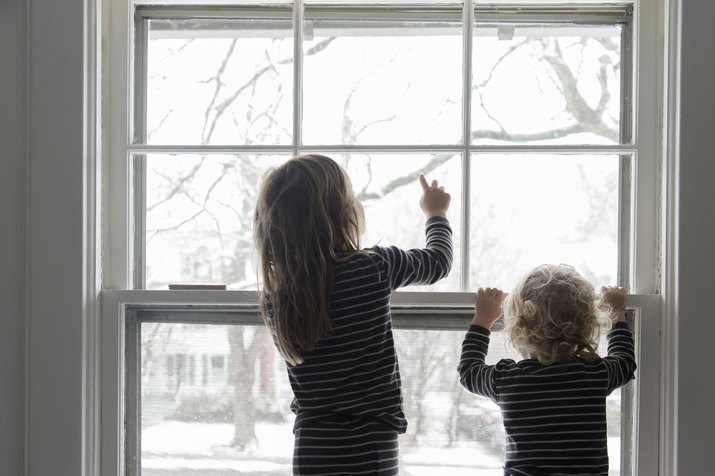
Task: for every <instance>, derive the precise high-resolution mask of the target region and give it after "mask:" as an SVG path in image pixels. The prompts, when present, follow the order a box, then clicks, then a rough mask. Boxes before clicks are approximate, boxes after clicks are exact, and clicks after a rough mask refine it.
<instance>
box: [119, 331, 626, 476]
mask: <svg viewBox="0 0 715 476" xmlns="http://www.w3.org/2000/svg"><path fill="white" fill-rule="evenodd" d="M140 325H141V337H140V339H141V362H139V363H138V366H139V369H140V372H141V375H142V377H141V384H140V385H141V388H140V390H139V392H138V395H137V396H130V398H129V401H130V402H134V401H136V398H138V401H136V404H137V410H138V411H139V412H140V414H141V430H140V435H137V436H138V441H139V444H140V453H141V457H140V459H139V460H140V474H142V476H159V475H161V476H170V475H176V476H178V475H186V474H196V475H203V474H207V475H208V474H211V475H216V476H221V475H226V476H229V475H233V474H237V473H240V474H245V475H252V476H259V475H260V476H263V475H266V474H271V475H282V474H285V475H289V474H291V457H292V452H293V433H292V425H293V419H294V418H293V414H292V413H291V412H290V410H289V405H290V401H291V399H292V392H291V389H290V386H289V384H288V379H287V375H286V372H285V364H284V363H283V361H282V359H281V358H280V357H279V355H278V353H277V352H276V350H275V349H274V347H273V342H272V340H271V338H270V335H269V334H268V332H267V331H266V330H265V328H263V327H260V326H259V327H253V326H241V325H218V324H180V323H167V322H162V323H156V322H144V323H142V324H140ZM465 327H466V326H465ZM463 337H464V331H463V330H458V331H457V330H451V331H446V330H445V331H424V330H421V331H416V330H396V331H395V343H396V346H397V350H398V354H399V359H400V371H401V374H402V383H403V392H404V398H405V404H404V407H405V412H406V415H407V418H408V421H409V428H408V430H407V433H406V434H404V435H401V436H400V468H401V474H410V475H432V474H441V475H444V476H463V475H471V474H479V475H493V476H501V475H502V474H503V469H502V465H503V461H504V460H503V458H504V448H505V440H504V430H503V426H502V419H501V413H500V411H499V408H498V407H497V406H496V404H495V403H493V402H492V401H491V400H489V399H485V398H481V397H477V396H475V395H472V394H470V393H468V392H467V391H466V390H464V389H463V388H462V387H461V386H460V384H459V382H458V376H457V372H456V368H457V363H458V360H459V354H460V347H461V341H462V339H463ZM605 350H606V347H605V336H602V339H601V344H600V351H601V353H603V352H605ZM217 358H221V359H224V360H225V361H226V362H227V365H226V366H224V367H222V368H218V369H217V368H214V367H213V366H211V365H208V362H209V361H215V360H216V359H217ZM501 358H516V359H518V358H519V357H518V356H517V355H516V354H515V352H514V351H513V350H512V349H511V348H510V347H508V346H507V345H506V343H505V335H504V333H503V332H499V331H495V332H493V333H492V341H491V343H490V351H489V355H488V362H489V363H495V362H497V361H498V360H499V359H501ZM623 404H625V407H622V400H621V392H620V391H616V392H614V393H613V394H612V395H610V396H609V397H608V399H607V418H608V449H609V456H610V475H611V476H616V475H619V474H621V472H620V447H621V416H622V414H623V412H632V411H633V409H632V404H633V402H632V401H631V400H628V401H626V402H623ZM130 411H131V408H130Z"/></svg>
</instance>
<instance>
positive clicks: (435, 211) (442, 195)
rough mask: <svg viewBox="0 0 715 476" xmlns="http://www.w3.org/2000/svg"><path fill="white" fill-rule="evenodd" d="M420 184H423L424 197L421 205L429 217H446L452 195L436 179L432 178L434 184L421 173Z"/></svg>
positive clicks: (421, 199)
mask: <svg viewBox="0 0 715 476" xmlns="http://www.w3.org/2000/svg"><path fill="white" fill-rule="evenodd" d="M420 185H422V198H420V207H421V208H422V211H423V212H424V214H425V216H426V217H427V218H432V217H437V216H439V217H446V216H447V209H448V208H449V201H450V200H451V199H452V197H451V196H450V195H449V194H448V193H447V192H445V191H444V187H440V186H439V183H438V182H437V181H436V180H432V185H429V184H427V179H425V176H424V175H420Z"/></svg>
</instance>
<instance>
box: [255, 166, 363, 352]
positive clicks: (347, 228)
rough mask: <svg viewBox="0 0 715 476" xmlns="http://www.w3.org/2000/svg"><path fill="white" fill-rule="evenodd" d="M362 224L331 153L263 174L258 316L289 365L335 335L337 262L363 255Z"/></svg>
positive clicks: (258, 225)
mask: <svg viewBox="0 0 715 476" xmlns="http://www.w3.org/2000/svg"><path fill="white" fill-rule="evenodd" d="M362 221H363V217H362V207H360V206H359V203H358V202H357V199H356V198H355V196H354V194H353V192H352V186H351V184H350V180H349V178H348V176H347V174H346V173H345V171H344V170H343V169H342V167H340V166H339V165H338V164H337V163H336V162H335V161H333V160H332V159H331V158H329V157H326V156H323V155H317V154H310V155H300V156H298V157H294V158H292V159H290V160H289V161H287V162H286V163H284V164H283V165H281V166H279V167H277V168H275V169H273V170H270V171H269V172H268V173H267V174H266V175H265V177H264V178H263V182H262V184H261V187H260V191H259V194H258V202H257V204H256V213H255V217H254V228H253V229H254V238H255V245H256V249H257V251H258V261H259V269H260V274H261V277H262V278H263V292H262V293H261V315H262V317H263V319H264V321H265V323H266V325H267V326H268V328H269V329H270V330H271V332H272V334H273V335H274V338H275V340H276V343H277V345H278V347H279V349H280V351H281V353H282V355H283V358H284V359H285V360H286V362H288V363H289V364H291V365H299V364H300V363H302V362H303V356H304V355H305V354H306V353H308V352H310V351H312V350H313V349H314V348H315V346H316V344H317V343H318V341H319V340H320V339H321V338H323V337H326V336H329V335H330V334H331V333H332V330H333V329H332V325H331V322H330V317H329V307H330V295H331V292H332V287H333V265H334V263H335V262H337V261H341V260H345V259H346V258H348V257H350V256H353V255H355V254H356V253H359V252H360V241H359V235H360V232H361V227H362Z"/></svg>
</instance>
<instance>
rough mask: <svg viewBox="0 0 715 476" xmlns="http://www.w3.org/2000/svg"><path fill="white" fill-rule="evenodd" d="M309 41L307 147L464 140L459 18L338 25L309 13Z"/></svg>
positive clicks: (305, 64) (305, 70) (305, 81)
mask: <svg viewBox="0 0 715 476" xmlns="http://www.w3.org/2000/svg"><path fill="white" fill-rule="evenodd" d="M348 15H349V14H348ZM304 39H305V41H304V45H303V54H304V58H303V143H304V144H308V145H313V144H454V143H458V142H460V141H461V137H462V132H461V131H462V30H461V20H460V17H459V14H457V15H455V18H454V19H453V20H449V19H445V20H439V21H438V20H421V21H420V20H414V21H407V20H397V19H393V20H382V19H374V18H370V19H368V18H360V17H355V18H350V19H348V20H339V19H325V18H320V17H319V16H318V15H317V14H315V15H312V14H311V13H310V11H307V12H306V20H305V25H304Z"/></svg>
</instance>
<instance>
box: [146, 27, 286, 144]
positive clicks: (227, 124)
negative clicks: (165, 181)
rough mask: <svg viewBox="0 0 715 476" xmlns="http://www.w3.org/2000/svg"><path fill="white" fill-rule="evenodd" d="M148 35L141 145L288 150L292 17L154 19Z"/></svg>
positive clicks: (148, 29)
mask: <svg viewBox="0 0 715 476" xmlns="http://www.w3.org/2000/svg"><path fill="white" fill-rule="evenodd" d="M146 29H147V37H148V38H147V45H146V93H145V94H146V106H145V107H146V112H145V114H146V126H145V130H142V124H141V120H140V121H139V124H137V126H138V127H139V131H137V134H138V136H139V141H140V142H144V141H145V142H147V143H149V144H196V145H210V144H287V143H290V142H291V140H292V124H293V119H292V110H293V83H292V78H293V74H292V69H293V36H292V33H291V31H292V24H291V20H290V16H289V17H288V18H287V19H280V18H271V19H261V18H252V19H245V20H242V19H221V20H219V19H213V20H211V19H205V20H204V19H192V20H158V19H152V20H148V21H147V27H146ZM140 87H141V86H140ZM137 112H138V113H139V114H140V117H141V116H142V115H143V114H142V111H137Z"/></svg>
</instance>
